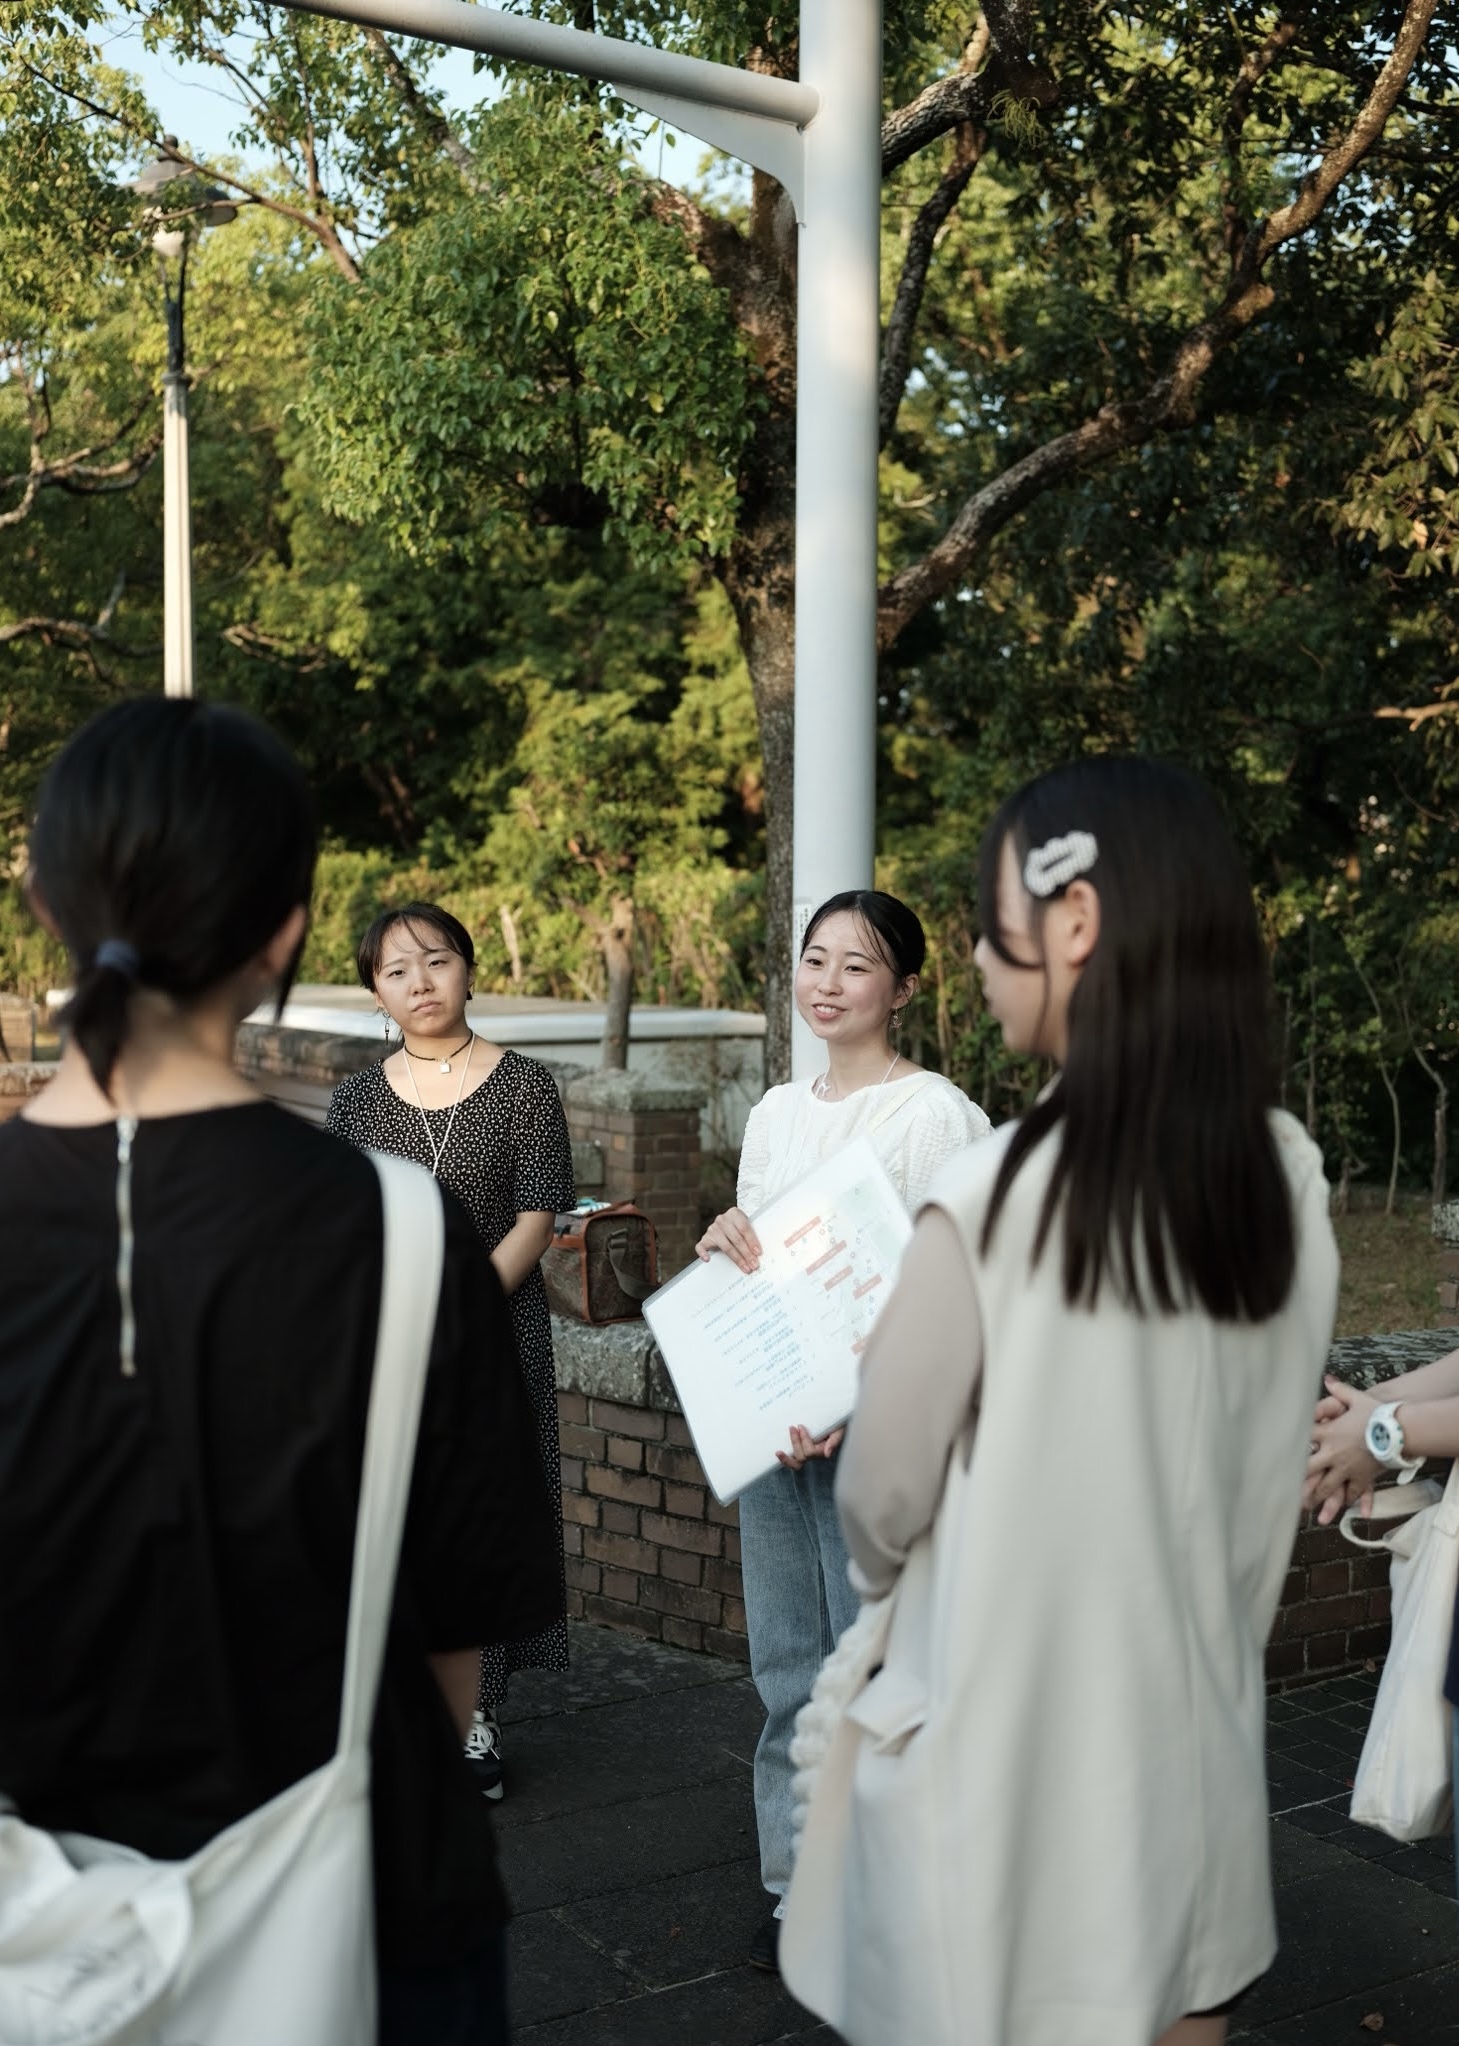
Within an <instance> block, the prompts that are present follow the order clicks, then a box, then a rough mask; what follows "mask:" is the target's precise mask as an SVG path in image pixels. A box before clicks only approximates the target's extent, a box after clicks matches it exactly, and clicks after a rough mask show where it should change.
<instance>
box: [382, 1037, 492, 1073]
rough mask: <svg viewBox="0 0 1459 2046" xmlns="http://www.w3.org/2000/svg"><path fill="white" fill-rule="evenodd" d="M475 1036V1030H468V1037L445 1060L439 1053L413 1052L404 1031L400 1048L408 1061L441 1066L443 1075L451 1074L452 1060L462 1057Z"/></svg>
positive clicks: (449, 1052)
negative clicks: (419, 1061)
mask: <svg viewBox="0 0 1459 2046" xmlns="http://www.w3.org/2000/svg"><path fill="white" fill-rule="evenodd" d="M475 1035H476V1032H475V1031H474V1030H468V1031H467V1033H466V1035H465V1036H464V1037H463V1038H462V1040H461V1042H460V1043H459V1044H458V1045H457V1046H456V1047H455V1049H454V1050H453V1051H448V1052H447V1053H446V1056H445V1057H444V1058H442V1057H441V1054H440V1053H439V1052H438V1051H412V1050H411V1048H410V1046H409V1045H408V1044H407V1043H406V1041H405V1033H404V1031H402V1032H401V1034H400V1048H401V1050H402V1051H403V1052H404V1053H405V1056H406V1057H407V1058H408V1059H424V1060H425V1061H426V1062H427V1063H428V1064H430V1065H434V1066H439V1067H440V1069H441V1071H442V1072H443V1073H449V1072H450V1070H451V1061H452V1059H454V1058H459V1057H460V1056H461V1054H462V1052H463V1051H465V1049H466V1047H467V1045H468V1044H470V1042H471V1040H472V1038H473V1037H474V1036H475Z"/></svg>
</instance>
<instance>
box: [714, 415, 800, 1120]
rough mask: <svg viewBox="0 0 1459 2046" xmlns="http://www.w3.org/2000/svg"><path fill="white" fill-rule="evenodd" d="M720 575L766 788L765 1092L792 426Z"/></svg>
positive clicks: (786, 693) (790, 574) (787, 906)
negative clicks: (745, 674) (744, 669)
mask: <svg viewBox="0 0 1459 2046" xmlns="http://www.w3.org/2000/svg"><path fill="white" fill-rule="evenodd" d="M756 441H757V443H758V445H757V448H756V456H757V459H756V461H755V463H754V469H753V471H752V473H753V474H754V477H755V485H754V488H753V494H752V493H751V492H749V491H747V493H746V497H745V501H744V504H743V506H742V510H741V515H740V526H739V532H738V536H737V538H736V540H735V544H734V547H733V550H732V552H731V553H730V556H729V558H728V560H727V561H726V562H725V563H724V565H723V568H722V569H721V577H722V580H723V582H724V586H725V590H726V591H727V593H728V595H729V599H730V603H731V604H732V605H733V607H734V613H735V619H736V621H737V623H738V625H739V632H740V646H741V648H742V650H743V652H744V656H745V662H746V665H747V666H748V668H749V670H750V682H751V685H752V687H753V689H754V692H755V715H756V718H757V720H758V723H759V727H760V751H761V757H762V761H763V764H764V777H765V779H764V788H765V1084H766V1086H767V1087H775V1086H778V1085H779V1084H780V1082H781V1081H782V1080H788V1079H789V1078H790V1004H791V986H792V982H793V979H794V968H793V962H792V960H791V953H790V947H791V909H792V882H793V853H794V832H795V806H794V794H793V790H794V784H795V426H794V422H793V420H790V419H786V418H783V417H781V418H776V417H774V416H772V417H769V418H767V419H765V420H764V421H763V422H762V424H761V426H760V429H759V432H758V433H757V435H756Z"/></svg>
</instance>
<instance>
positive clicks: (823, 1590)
mask: <svg viewBox="0 0 1459 2046" xmlns="http://www.w3.org/2000/svg"><path fill="white" fill-rule="evenodd" d="M835 1482H836V1464H835V1459H834V1458H831V1459H829V1460H828V1459H826V1458H817V1459H816V1461H815V1462H813V1463H808V1464H806V1466H805V1467H804V1469H802V1470H798V1471H790V1470H786V1469H784V1468H783V1467H782V1468H781V1469H780V1470H776V1471H771V1472H770V1474H769V1475H768V1476H767V1477H763V1478H760V1479H758V1480H757V1481H756V1483H755V1484H753V1485H751V1486H750V1487H749V1488H748V1489H747V1490H746V1491H744V1492H742V1493H741V1494H740V1553H741V1563H742V1568H743V1572H744V1579H745V1617H746V1622H747V1625H748V1628H749V1635H750V1670H751V1673H752V1675H753V1676H754V1679H755V1688H756V1690H757V1691H758V1692H759V1693H760V1702H761V1704H762V1705H763V1706H764V1707H765V1726H764V1730H763V1732H762V1733H761V1735H760V1740H759V1745H758V1746H757V1747H756V1749H755V1825H756V1828H757V1830H758V1832H759V1835H760V1880H761V1882H762V1883H763V1884H764V1885H765V1888H766V1889H767V1890H768V1891H769V1892H770V1894H771V1896H772V1897H783V1896H784V1895H785V1892H786V1890H787V1888H788V1887H789V1885H790V1867H791V1861H792V1859H793V1855H794V1836H793V1832H792V1828H791V1823H790V1814H791V1795H790V1780H791V1777H792V1775H793V1774H794V1771H793V1770H792V1768H791V1765H790V1737H791V1735H792V1733H794V1731H795V1715H796V1714H797V1712H799V1710H800V1708H801V1706H802V1705H804V1704H805V1702H806V1700H807V1699H808V1698H809V1697H810V1695H811V1686H812V1684H813V1683H814V1682H815V1680H816V1674H817V1672H818V1671H819V1669H820V1667H821V1664H822V1663H823V1662H824V1661H825V1659H826V1657H827V1656H828V1655H829V1654H830V1652H831V1650H832V1649H833V1648H834V1647H835V1645H836V1643H837V1642H838V1641H839V1640H840V1638H841V1636H842V1635H843V1634H844V1633H845V1631H846V1629H847V1628H848V1627H849V1626H850V1625H851V1622H852V1621H853V1620H854V1619H855V1618H856V1614H857V1609H858V1607H859V1605H860V1600H859V1599H858V1598H857V1596H856V1593H855V1592H854V1591H853V1590H852V1589H851V1585H850V1581H849V1580H848V1578H847V1575H846V1569H847V1562H848V1558H847V1554H846V1543H845V1541H844V1539H843V1538H842V1534H841V1523H840V1521H839V1520H838V1519H837V1517H836V1501H835V1497H834V1491H833V1488H834V1485H835Z"/></svg>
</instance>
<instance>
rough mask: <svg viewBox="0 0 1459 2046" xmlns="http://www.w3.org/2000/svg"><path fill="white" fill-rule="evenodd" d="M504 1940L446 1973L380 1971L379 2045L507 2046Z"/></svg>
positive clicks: (490, 1944) (500, 1936) (493, 1942)
mask: <svg viewBox="0 0 1459 2046" xmlns="http://www.w3.org/2000/svg"><path fill="white" fill-rule="evenodd" d="M510 2037H511V2025H510V2023H509V2021H508V2018H507V1945H506V1935H505V1934H504V1933H500V1932H499V1933H497V1934H496V1936H495V1937H494V1938H493V1939H492V1940H490V1941H489V1942H488V1944H487V1945H486V1946H484V1947H483V1948H482V1949H481V1951H480V1953H476V1954H473V1955H472V1956H471V1958H470V1960H468V1961H457V1962H455V1963H454V1964H453V1965H451V1966H448V1967H444V1968H382V1969H381V1970H380V2035H379V2046H507V2042H508V2040H509V2039H510Z"/></svg>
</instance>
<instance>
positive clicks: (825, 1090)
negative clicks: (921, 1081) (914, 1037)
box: [811, 1051, 902, 1101]
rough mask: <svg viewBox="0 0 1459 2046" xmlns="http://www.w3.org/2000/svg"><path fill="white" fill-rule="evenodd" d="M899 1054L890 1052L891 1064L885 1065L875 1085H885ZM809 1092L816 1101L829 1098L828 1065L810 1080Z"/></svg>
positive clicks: (829, 1073)
mask: <svg viewBox="0 0 1459 2046" xmlns="http://www.w3.org/2000/svg"><path fill="white" fill-rule="evenodd" d="M901 1056H902V1054H901V1053H900V1052H899V1051H894V1052H893V1053H892V1064H891V1065H890V1066H888V1067H887V1069H886V1071H885V1072H884V1073H883V1074H882V1076H881V1078H880V1079H879V1080H878V1081H877V1082H876V1085H877V1086H878V1087H885V1085H886V1084H887V1081H888V1080H890V1078H891V1077H892V1066H895V1065H896V1063H897V1060H898V1059H899V1058H900V1057H901ZM857 1091H858V1092H860V1091H861V1090H860V1089H858V1090H857ZM811 1092H812V1094H814V1095H815V1097H816V1099H817V1101H829V1100H830V1098H831V1069H830V1067H829V1066H827V1068H826V1070H825V1072H824V1073H822V1074H821V1076H820V1078H819V1079H817V1080H812V1082H811ZM836 1098H837V1100H840V1099H841V1098H842V1097H841V1096H840V1095H838V1096H837V1097H836Z"/></svg>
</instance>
